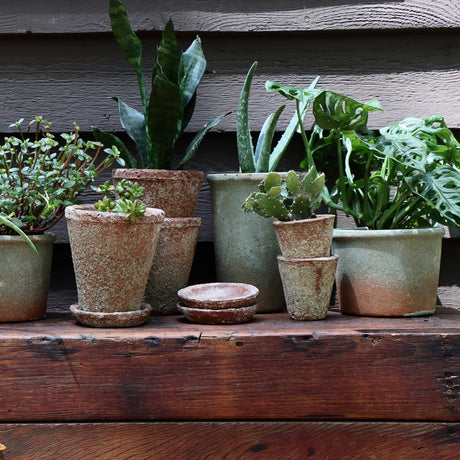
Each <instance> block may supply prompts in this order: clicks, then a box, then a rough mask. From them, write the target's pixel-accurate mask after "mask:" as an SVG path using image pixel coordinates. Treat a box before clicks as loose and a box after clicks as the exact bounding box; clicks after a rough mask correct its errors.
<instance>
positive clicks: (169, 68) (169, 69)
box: [152, 18, 181, 84]
mask: <svg viewBox="0 0 460 460" xmlns="http://www.w3.org/2000/svg"><path fill="white" fill-rule="evenodd" d="M180 59H181V57H180V51H179V48H178V47H177V40H176V34H175V32H174V25H173V22H172V20H171V18H169V19H168V22H167V23H166V25H165V27H164V29H163V34H162V36H161V41H160V44H159V45H158V48H157V56H156V61H155V67H154V71H153V74H152V81H153V80H154V79H155V77H156V76H157V74H158V73H159V72H162V73H163V74H164V75H165V76H166V77H167V78H168V79H169V80H170V81H171V82H172V83H175V84H179V67H180Z"/></svg>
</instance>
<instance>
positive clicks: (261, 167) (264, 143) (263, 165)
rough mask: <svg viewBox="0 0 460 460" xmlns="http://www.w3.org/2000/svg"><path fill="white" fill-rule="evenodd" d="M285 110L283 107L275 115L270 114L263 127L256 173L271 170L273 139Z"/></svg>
mask: <svg viewBox="0 0 460 460" xmlns="http://www.w3.org/2000/svg"><path fill="white" fill-rule="evenodd" d="M284 108H285V106H284V105H282V106H281V107H279V108H278V110H277V111H276V112H275V113H272V114H270V115H269V116H268V117H267V119H266V120H265V123H264V124H263V126H262V129H261V131H260V134H259V138H258V139H257V144H256V150H255V154H254V161H255V163H256V171H255V172H266V171H268V170H269V166H270V154H271V150H272V142H273V137H274V135H275V131H276V125H277V124H278V120H279V117H280V115H281V113H282V112H283V110H284Z"/></svg>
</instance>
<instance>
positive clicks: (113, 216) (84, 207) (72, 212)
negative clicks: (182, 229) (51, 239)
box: [65, 204, 165, 223]
mask: <svg viewBox="0 0 460 460" xmlns="http://www.w3.org/2000/svg"><path fill="white" fill-rule="evenodd" d="M77 216H78V218H80V219H81V218H83V219H84V218H87V219H88V220H95V219H100V218H104V219H105V220H107V221H109V222H122V221H123V222H124V221H126V218H125V217H126V215H125V214H124V213H120V212H105V211H98V210H97V209H96V208H95V207H94V205H93V204H77V205H72V206H67V208H66V210H65V217H66V219H73V218H75V217H77ZM164 216H165V213H164V211H163V210H162V209H158V208H147V209H146V210H145V214H144V217H147V218H148V221H149V222H159V223H161V222H163V221H164ZM143 221H144V222H146V220H144V219H138V220H136V222H135V223H142V222H143Z"/></svg>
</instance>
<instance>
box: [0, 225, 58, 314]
mask: <svg viewBox="0 0 460 460" xmlns="http://www.w3.org/2000/svg"><path fill="white" fill-rule="evenodd" d="M29 238H30V239H31V240H32V242H33V243H34V245H35V247H36V248H37V251H38V254H37V253H36V252H35V251H34V250H33V249H32V248H31V247H30V246H29V245H28V244H27V242H26V241H25V240H24V239H23V238H22V237H21V236H7V235H3V236H0V322H9V321H31V320H36V319H41V318H43V317H44V316H45V313H46V303H47V300H48V288H49V282H50V273H51V262H52V256H53V243H54V241H55V239H56V236H55V235H51V234H44V235H33V236H29Z"/></svg>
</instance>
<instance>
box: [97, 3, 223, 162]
mask: <svg viewBox="0 0 460 460" xmlns="http://www.w3.org/2000/svg"><path fill="white" fill-rule="evenodd" d="M109 15H110V21H111V25H112V31H113V34H114V36H115V38H116V40H117V41H118V43H119V44H120V45H121V47H122V49H123V52H124V54H125V57H126V60H127V61H128V63H129V64H130V65H131V67H133V69H134V70H135V72H136V75H137V81H138V85H139V93H140V99H141V105H142V112H139V111H138V110H136V109H134V108H132V107H130V106H128V105H127V104H125V103H124V102H123V101H122V100H121V99H119V98H118V97H114V98H113V99H114V100H115V101H116V102H117V103H118V111H119V114H120V122H121V125H122V127H123V128H124V129H125V131H126V133H127V134H128V135H129V137H130V138H131V139H132V140H133V141H134V143H135V145H136V149H137V154H136V155H132V154H131V153H130V152H129V150H128V148H127V147H126V146H125V145H124V144H123V142H122V141H121V140H120V139H119V138H117V137H116V136H114V135H113V134H110V133H105V132H102V131H100V130H99V129H98V128H93V130H94V135H95V137H96V139H97V140H99V141H101V142H103V143H109V144H110V145H116V146H117V148H118V149H119V150H120V152H121V154H122V156H123V158H124V159H125V160H126V162H127V164H128V166H129V167H132V168H136V167H141V168H160V169H171V163H172V155H173V152H174V148H175V145H176V142H177V140H178V139H179V138H180V136H181V135H182V133H183V132H184V131H185V128H186V127H187V125H188V123H189V121H190V119H191V117H192V115H193V110H194V107H195V101H196V92H197V88H198V85H199V84H200V82H201V79H202V77H203V75H204V73H205V71H206V59H205V57H204V54H203V50H202V48H201V40H200V38H199V37H197V38H196V39H195V40H194V41H193V42H192V44H191V45H190V46H189V47H188V49H187V50H186V51H184V52H180V50H179V48H178V46H177V41H176V35H175V31H174V26H173V22H172V20H171V19H169V20H168V22H167V23H166V25H165V28H164V30H163V34H162V39H161V41H160V44H159V45H158V48H157V54H156V58H155V62H154V64H153V67H152V80H151V81H152V84H151V90H150V95H147V90H146V84H145V79H144V75H143V71H142V42H141V40H140V39H139V38H138V37H137V35H136V33H135V32H134V31H133V29H132V27H131V24H130V22H129V18H128V15H127V13H126V9H125V7H124V6H123V4H122V3H121V2H120V0H110V3H109ZM226 115H228V113H226V114H224V115H221V116H219V117H216V118H214V119H213V120H211V121H210V122H208V123H206V125H205V126H204V127H203V128H202V129H201V131H200V132H199V133H198V134H197V135H196V136H195V137H194V139H193V140H192V142H191V143H190V145H189V146H188V148H187V150H186V152H185V155H184V157H183V159H182V160H181V161H180V163H179V165H178V169H180V168H182V167H183V166H184V164H185V162H187V161H188V160H190V159H191V158H192V157H193V156H194V155H195V153H196V151H197V149H198V147H199V145H200V143H201V141H202V139H203V137H204V136H205V134H206V133H207V132H208V131H209V130H210V129H212V128H213V127H214V126H215V125H216V124H217V123H219V121H220V120H221V119H222V118H223V117H225V116H226Z"/></svg>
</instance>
